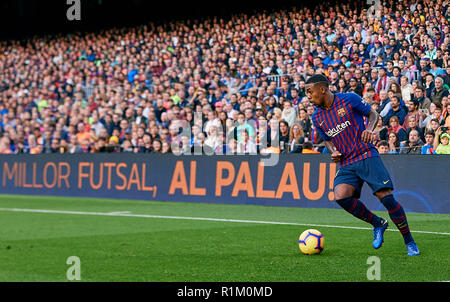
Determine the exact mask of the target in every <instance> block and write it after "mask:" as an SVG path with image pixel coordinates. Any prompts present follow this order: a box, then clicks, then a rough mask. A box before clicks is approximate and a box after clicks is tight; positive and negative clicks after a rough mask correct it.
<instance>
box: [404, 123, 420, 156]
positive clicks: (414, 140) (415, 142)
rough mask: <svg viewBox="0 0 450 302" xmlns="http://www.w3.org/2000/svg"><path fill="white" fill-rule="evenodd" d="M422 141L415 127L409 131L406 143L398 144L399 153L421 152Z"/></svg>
mask: <svg viewBox="0 0 450 302" xmlns="http://www.w3.org/2000/svg"><path fill="white" fill-rule="evenodd" d="M422 146H423V142H422V140H421V139H420V137H419V132H418V131H417V130H415V129H413V130H411V132H410V133H409V138H408V141H407V142H406V143H403V144H402V145H401V146H400V154H421V152H422Z"/></svg>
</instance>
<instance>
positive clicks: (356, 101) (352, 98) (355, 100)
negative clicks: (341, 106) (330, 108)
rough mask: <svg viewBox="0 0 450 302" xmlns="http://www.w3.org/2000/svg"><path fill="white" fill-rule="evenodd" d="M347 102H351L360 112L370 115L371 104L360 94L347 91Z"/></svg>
mask: <svg viewBox="0 0 450 302" xmlns="http://www.w3.org/2000/svg"><path fill="white" fill-rule="evenodd" d="M347 102H348V103H349V104H350V106H351V107H352V109H353V110H355V111H356V112H358V113H360V114H361V115H363V116H368V115H369V112H370V110H371V108H372V107H371V106H370V104H369V103H367V102H366V101H365V100H363V99H362V98H361V97H360V96H359V95H357V94H356V93H354V92H349V93H347Z"/></svg>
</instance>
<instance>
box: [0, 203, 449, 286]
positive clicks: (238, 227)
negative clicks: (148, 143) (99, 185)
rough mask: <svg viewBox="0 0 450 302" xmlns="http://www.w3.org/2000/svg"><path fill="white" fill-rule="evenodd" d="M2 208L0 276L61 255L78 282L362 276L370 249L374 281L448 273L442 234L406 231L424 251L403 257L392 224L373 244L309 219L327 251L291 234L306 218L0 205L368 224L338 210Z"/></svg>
mask: <svg viewBox="0 0 450 302" xmlns="http://www.w3.org/2000/svg"><path fill="white" fill-rule="evenodd" d="M0 208H2V209H1V210H0V221H1V228H0V281H67V278H66V271H67V270H68V268H69V267H70V265H68V264H66V260H67V258H68V257H69V256H77V257H79V259H80V261H81V281H368V280H367V277H366V273H367V270H368V269H369V267H370V265H369V264H367V259H368V258H369V257H370V256H377V257H379V258H380V260H381V281H443V280H450V273H449V269H448V268H449V267H450V250H449V248H448V247H449V246H450V235H448V234H447V235H445V234H429V233H417V232H416V233H413V236H414V238H415V240H416V242H417V243H418V245H419V248H420V250H421V252H422V255H420V256H416V257H410V256H407V255H406V249H405V246H404V243H403V240H402V237H401V235H400V233H399V232H398V231H395V232H392V231H389V232H386V235H385V243H384V245H383V247H382V248H381V249H380V250H374V249H373V248H372V242H371V241H372V232H371V230H370V229H367V230H366V229H362V230H361V229H345V228H333V227H324V226H323V227H314V228H318V229H319V230H320V231H321V232H322V233H323V234H324V236H325V238H326V243H325V250H324V252H323V253H322V254H320V255H313V256H305V255H302V254H301V253H300V251H299V249H298V236H299V235H300V233H301V232H302V231H304V230H305V229H307V228H308V227H307V226H295V225H267V224H257V223H238V222H223V221H197V220H177V219H166V218H145V217H120V216H98V215H84V214H83V215H79V214H56V213H28V212H11V211H5V210H4V209H5V208H6V209H8V208H18V209H45V210H60V211H80V212H101V213H108V212H122V211H127V212H130V213H131V214H145V215H161V216H185V217H207V218H225V219H240V220H258V221H275V222H291V223H301V224H323V225H333V226H349V227H369V225H368V224H365V223H364V222H361V221H359V220H357V219H355V218H354V217H352V216H351V215H349V214H348V213H346V212H344V211H343V210H331V209H302V208H287V207H262V206H249V205H247V206H244V205H218V204H194V203H181V202H180V203H177V202H149V201H132V200H111V199H92V198H62V197H38V196H32V197H30V196H12V195H0ZM377 213H379V214H380V215H382V216H383V217H386V218H387V213H383V212H377ZM408 220H409V224H410V227H411V229H412V230H413V231H414V230H416V231H427V232H438V233H450V215H437V214H434V215H432V214H417V213H409V214H408ZM390 229H395V227H394V226H393V224H392V223H391V226H390Z"/></svg>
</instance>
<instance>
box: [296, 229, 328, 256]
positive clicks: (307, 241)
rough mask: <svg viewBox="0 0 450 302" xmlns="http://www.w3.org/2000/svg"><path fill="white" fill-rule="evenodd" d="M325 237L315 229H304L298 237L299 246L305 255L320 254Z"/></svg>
mask: <svg viewBox="0 0 450 302" xmlns="http://www.w3.org/2000/svg"><path fill="white" fill-rule="evenodd" d="M324 244H325V238H324V237H323V235H322V233H321V232H319V231H318V230H315V229H309V230H306V231H304V232H303V233H302V234H301V235H300V237H299V238H298V247H299V248H300V251H301V252H302V253H303V254H305V255H312V254H319V253H320V252H322V251H323V248H324Z"/></svg>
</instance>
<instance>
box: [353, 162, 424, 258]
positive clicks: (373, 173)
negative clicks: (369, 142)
mask: <svg viewBox="0 0 450 302" xmlns="http://www.w3.org/2000/svg"><path fill="white" fill-rule="evenodd" d="M362 162H363V164H364V168H363V169H361V170H360V171H359V173H358V175H359V176H360V177H361V179H363V180H364V181H365V182H367V184H368V185H369V186H370V187H371V188H372V191H373V194H374V195H375V196H377V197H378V199H379V200H380V201H381V203H382V204H383V206H384V207H385V208H386V209H387V210H388V213H389V217H390V218H391V220H392V222H393V223H394V224H395V225H396V226H397V228H398V229H399V230H400V232H401V234H402V235H403V239H404V241H405V244H406V245H407V247H408V255H409V254H415V252H411V253H410V252H409V249H410V246H412V247H414V246H415V243H414V240H413V237H412V235H411V231H410V229H409V225H408V221H407V219H406V214H405V211H404V209H403V207H402V205H401V204H400V203H399V202H398V201H397V200H395V198H394V195H393V194H392V191H393V189H394V186H393V183H392V180H391V177H390V176H389V172H388V171H387V169H386V167H385V166H384V164H383V161H382V160H381V158H380V157H371V158H368V159H366V160H364V161H362ZM382 232H384V230H379V233H382ZM374 236H375V230H374ZM375 243H376V242H375V240H374V247H376V245H375ZM416 248H417V247H416ZM417 254H418V249H417Z"/></svg>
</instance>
